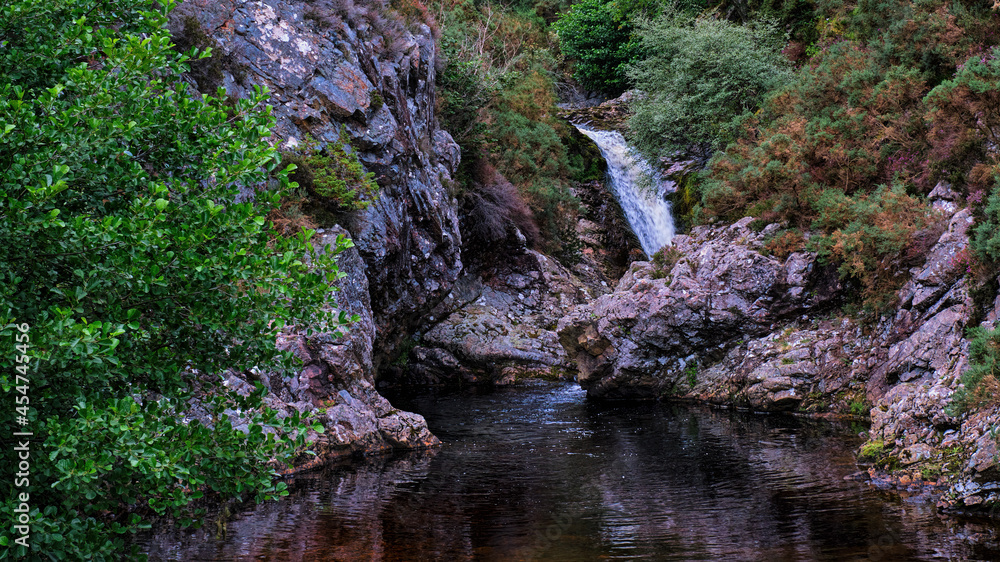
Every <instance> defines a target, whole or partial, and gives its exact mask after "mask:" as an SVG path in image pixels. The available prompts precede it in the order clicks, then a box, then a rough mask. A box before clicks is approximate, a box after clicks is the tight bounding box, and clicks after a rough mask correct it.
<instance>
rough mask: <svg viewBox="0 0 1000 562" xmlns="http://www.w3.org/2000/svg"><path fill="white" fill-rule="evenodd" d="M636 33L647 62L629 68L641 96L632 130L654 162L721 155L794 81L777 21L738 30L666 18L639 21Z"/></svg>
mask: <svg viewBox="0 0 1000 562" xmlns="http://www.w3.org/2000/svg"><path fill="white" fill-rule="evenodd" d="M638 33H639V36H640V37H641V43H642V46H643V47H644V50H645V52H647V53H649V54H648V55H647V56H645V57H644V58H642V59H641V60H639V61H638V62H636V63H635V64H634V65H632V66H631V67H630V68H629V76H630V77H631V78H632V80H633V83H634V84H635V87H636V89H637V90H639V91H640V92H641V94H640V96H639V97H638V99H637V101H636V102H635V103H633V110H634V113H633V116H632V118H631V119H630V120H629V129H630V130H631V132H632V139H633V142H634V144H635V146H636V147H637V148H638V149H639V150H640V151H642V152H643V153H645V154H646V155H647V156H648V157H650V158H651V159H655V158H658V157H661V156H670V155H673V154H678V153H681V154H683V153H688V152H690V153H694V154H696V155H699V156H703V157H704V156H707V155H708V154H710V153H711V152H712V151H714V150H717V149H719V148H722V147H724V146H725V145H727V144H728V143H729V142H731V141H733V140H735V138H736V136H737V134H738V133H739V131H740V126H741V124H742V123H743V122H744V121H745V120H746V119H748V118H749V117H750V116H751V115H752V114H753V112H754V111H756V110H757V108H758V107H759V106H760V104H761V102H762V101H763V99H764V96H765V94H767V93H768V92H770V91H771V90H774V89H775V88H777V87H779V86H781V85H783V84H784V83H786V82H788V81H789V79H790V78H791V72H790V67H791V65H790V64H789V62H788V61H787V59H785V57H784V56H782V54H781V52H780V51H781V46H782V39H783V37H782V36H781V35H780V34H779V33H778V30H777V24H776V23H775V22H773V21H764V20H761V21H754V22H751V23H748V24H746V25H738V24H734V23H730V22H729V21H726V20H721V19H715V18H693V17H691V16H689V15H687V14H685V13H683V12H679V11H677V10H668V11H667V12H666V13H664V14H663V15H661V16H660V17H659V18H657V19H655V20H652V21H641V22H640V23H639V25H638Z"/></svg>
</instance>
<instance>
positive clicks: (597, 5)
mask: <svg viewBox="0 0 1000 562" xmlns="http://www.w3.org/2000/svg"><path fill="white" fill-rule="evenodd" d="M632 16H633V14H632V13H628V12H625V11H624V10H622V9H620V8H619V7H618V3H616V2H608V1H606V0H582V1H581V2H578V3H577V4H574V5H573V7H572V8H571V9H570V10H569V11H568V12H565V13H564V14H563V15H562V16H561V17H560V18H559V21H557V22H556V24H555V26H554V28H555V30H556V33H558V34H559V42H560V46H561V49H562V52H563V53H564V54H565V55H566V56H567V57H569V58H571V59H574V61H575V66H574V73H573V76H574V77H575V78H576V79H577V80H579V81H580V83H581V84H583V85H584V86H586V87H588V88H592V89H594V90H599V91H602V92H606V93H609V94H612V95H617V94H620V93H621V92H623V91H625V90H626V89H628V86H629V80H628V76H627V75H626V71H625V69H626V67H627V65H629V64H630V63H632V62H634V61H636V60H637V59H639V58H640V57H641V56H642V50H641V46H640V43H639V41H638V39H637V38H636V37H635V36H634V35H633V28H632V22H631V19H632Z"/></svg>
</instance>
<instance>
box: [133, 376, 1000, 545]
mask: <svg viewBox="0 0 1000 562" xmlns="http://www.w3.org/2000/svg"><path fill="white" fill-rule="evenodd" d="M392 399H393V404H394V405H395V406H397V407H400V408H404V409H407V410H410V411H414V412H418V413H420V414H422V415H423V416H424V417H425V418H426V419H427V421H428V424H429V426H430V428H431V429H432V431H433V432H434V433H435V434H436V435H438V436H439V437H440V438H441V439H442V441H443V443H444V445H443V446H442V447H439V448H435V449H432V450H429V451H426V452H416V453H404V454H399V455H395V456H392V457H376V458H373V459H371V461H370V462H368V463H364V464H358V463H356V464H353V465H351V466H348V467H341V468H339V469H337V470H335V471H326V472H314V473H310V474H307V475H302V476H299V477H297V478H296V479H295V482H294V483H293V484H292V486H291V488H292V490H291V495H290V496H289V497H287V498H284V499H282V500H280V501H277V502H272V503H268V504H263V505H259V506H255V507H253V508H252V509H246V510H235V511H234V512H233V513H232V514H231V515H229V516H227V517H218V516H213V517H212V518H211V519H209V520H208V521H207V523H206V525H205V527H203V528H202V529H200V530H171V531H167V532H161V533H159V534H157V535H155V536H151V537H147V538H146V539H145V542H143V543H142V544H143V546H144V550H146V551H147V552H150V553H151V554H152V555H153V556H152V559H153V560H184V561H201V562H208V561H222V560H227V561H228V560H236V559H267V560H276V561H277V560H303V559H305V560H371V559H385V560H540V561H541V560H546V561H563V562H566V561H575V560H595V559H600V558H604V557H606V558H609V559H629V560H635V559H653V560H703V559H711V560H762V561H763V560H768V561H772V560H854V559H867V560H894V561H903V560H940V559H942V558H943V559H950V560H969V559H976V560H989V559H996V557H997V556H998V555H1000V550H998V545H997V544H996V542H995V541H996V535H995V534H994V531H993V528H992V527H991V526H989V525H985V524H982V523H976V522H971V521H958V520H955V519H954V518H948V517H944V516H942V515H939V514H938V513H936V510H935V509H934V507H933V505H932V504H929V503H928V502H927V501H926V500H925V499H923V496H921V495H919V494H917V493H914V494H913V495H911V496H909V497H904V496H901V495H898V494H894V493H887V492H883V491H881V490H878V489H876V488H871V487H869V486H868V485H867V484H865V483H862V482H856V481H854V480H850V479H845V477H849V476H850V475H851V474H852V473H853V472H855V471H856V470H857V468H856V466H855V463H854V454H853V453H854V450H855V448H856V447H857V446H858V444H859V443H860V442H861V440H860V439H859V438H858V437H857V436H856V433H857V430H858V428H857V426H856V425H852V424H846V423H838V422H829V421H814V420H809V419H803V418H797V417H791V416H785V415H779V414H772V415H755V414H751V413H740V412H734V411H726V410H719V409H713V408H708V407H704V406H700V407H699V406H691V405H682V404H668V403H662V402H661V403H653V402H649V403H644V404H614V403H597V402H594V401H592V400H587V399H586V397H585V392H584V391H583V390H581V389H580V388H579V387H578V386H577V385H575V384H573V383H540V382H534V383H525V384H520V385H514V386H507V387H476V388H467V389H464V390H461V391H457V390H433V389H424V390H423V391H419V392H414V391H408V392H407V393H406V394H405V395H399V396H393V397H392ZM217 522H218V523H217Z"/></svg>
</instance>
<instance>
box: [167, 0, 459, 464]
mask: <svg viewBox="0 0 1000 562" xmlns="http://www.w3.org/2000/svg"><path fill="white" fill-rule="evenodd" d="M345 5H346V4H345ZM352 5H353V4H352ZM353 6H354V7H353V8H351V10H349V11H350V13H349V14H340V15H338V14H337V13H335V8H334V6H333V5H332V4H331V5H329V6H321V5H318V4H311V3H308V2H301V1H296V0H262V1H255V2H242V1H239V2H238V1H235V0H188V1H187V2H185V3H184V4H182V5H181V6H179V7H178V8H177V9H176V10H175V11H174V12H173V13H172V15H171V23H170V27H171V30H172V31H173V32H174V34H175V36H176V37H181V36H188V37H189V39H191V40H192V41H194V43H195V44H196V45H197V46H199V47H202V48H204V47H205V46H206V45H205V44H204V43H206V42H207V43H210V45H208V46H211V47H212V48H213V51H214V55H213V58H212V60H213V61H215V62H213V63H212V64H211V65H209V66H207V67H205V68H207V69H208V70H204V69H202V70H201V71H198V72H193V73H192V74H191V77H190V78H191V80H192V81H193V82H195V85H196V86H197V87H198V88H199V89H200V90H202V91H210V92H212V93H214V91H215V88H216V87H220V86H221V87H224V88H225V90H226V93H227V95H228V96H229V97H246V95H247V93H248V92H250V91H252V90H253V89H254V88H257V87H263V88H267V90H268V91H269V94H270V97H269V100H268V103H269V104H270V105H271V106H272V107H273V112H274V115H275V118H276V121H277V126H276V128H275V129H274V135H273V137H272V139H273V142H274V144H275V145H276V147H278V148H279V149H281V150H294V149H295V148H296V147H298V146H299V145H300V144H301V143H302V142H303V140H304V139H305V138H306V136H307V135H309V136H311V137H312V138H314V139H316V141H318V142H319V143H320V146H322V145H324V144H325V143H328V142H335V141H337V139H338V138H339V136H340V133H341V130H342V129H343V130H344V131H346V133H347V135H348V137H349V138H350V143H351V146H352V147H353V149H354V150H355V151H356V152H357V154H358V157H359V159H360V161H361V162H362V164H363V165H364V167H365V169H366V171H369V172H373V173H374V174H375V179H376V181H377V182H378V184H379V186H380V191H381V195H380V197H379V199H378V200H377V201H376V202H375V203H374V204H373V205H372V206H371V207H370V208H368V209H367V210H365V211H359V212H354V213H349V214H343V215H342V216H340V217H339V218H338V222H339V223H340V225H342V226H332V225H326V226H328V227H331V228H328V229H327V230H326V231H321V237H320V240H318V241H317V243H318V244H319V245H322V244H323V243H325V242H329V241H332V240H333V239H334V238H333V237H335V236H336V235H337V234H349V235H350V237H351V238H352V239H353V240H354V243H355V245H356V247H355V248H354V249H352V250H350V251H349V252H346V253H345V254H343V255H342V256H341V257H340V258H339V261H340V268H341V271H342V272H344V273H346V274H347V276H346V277H345V278H344V279H343V280H341V281H340V283H341V291H340V293H339V297H338V301H339V306H340V307H342V308H343V309H344V310H346V311H347V312H349V313H352V314H357V315H358V316H359V317H360V320H359V321H358V322H356V323H355V324H354V325H352V326H351V327H350V329H349V330H348V332H347V333H346V335H345V334H339V335H338V334H335V333H320V334H319V335H311V336H306V335H303V334H299V333H296V332H288V333H285V334H282V335H281V337H280V338H279V342H278V344H279V347H281V348H283V349H287V350H290V351H292V352H293V353H294V354H295V355H296V356H298V357H299V358H300V359H301V360H302V361H303V367H302V369H301V370H300V371H299V372H298V373H297V374H296V375H295V376H292V377H281V376H278V375H274V374H270V373H269V372H268V368H267V366H261V368H260V369H258V370H255V371H254V372H252V373H230V374H229V376H228V378H227V384H229V385H230V386H232V387H235V388H241V387H243V386H245V385H249V384H251V382H255V381H259V382H261V383H263V384H264V385H265V386H266V387H267V389H268V391H269V393H268V396H267V401H268V405H270V406H271V407H273V408H276V409H278V410H279V411H284V412H290V411H291V409H295V410H298V411H300V412H303V413H305V414H307V415H308V416H311V417H313V418H315V419H317V420H318V421H320V422H322V423H323V425H324V426H325V428H326V432H325V433H324V434H322V435H311V436H310V437H311V438H312V439H313V440H314V442H315V448H316V449H317V452H319V453H320V454H319V459H320V460H322V459H323V458H329V457H335V456H339V455H342V454H345V453H348V452H374V451H382V450H388V449H393V448H419V447H426V446H430V445H433V444H435V443H437V440H436V438H434V436H433V435H431V434H430V432H429V431H428V429H427V426H426V423H425V422H424V420H423V418H421V417H420V416H417V415H415V414H410V413H407V412H400V411H398V410H396V409H395V408H393V407H392V406H391V405H390V404H389V402H388V401H386V400H385V399H384V398H383V397H382V396H380V395H379V394H378V393H377V392H376V391H375V372H376V370H377V368H378V363H379V362H380V361H381V360H382V356H383V350H384V349H385V348H389V347H392V346H393V345H394V344H395V341H396V340H397V339H398V338H400V337H401V336H402V334H405V333H406V332H407V331H408V330H409V329H410V327H411V325H412V324H413V323H414V322H415V321H416V320H417V319H418V318H419V317H420V316H421V315H422V313H423V312H424V311H425V310H427V309H429V308H431V307H433V306H434V305H435V304H436V303H437V302H439V301H440V300H442V299H444V297H445V296H446V295H447V294H448V293H449V292H450V291H451V290H452V286H453V285H454V283H455V281H456V279H458V276H459V273H460V271H461V270H462V261H461V254H460V248H461V235H460V233H459V225H458V217H457V211H456V206H455V203H454V200H453V197H452V196H451V195H450V194H449V192H448V190H447V189H446V187H445V185H446V184H448V183H449V182H450V180H451V174H452V173H453V172H454V170H455V168H456V166H457V164H458V159H459V148H458V146H457V145H456V144H455V142H454V141H453V140H452V138H451V136H450V135H449V134H448V133H447V132H446V131H443V130H441V129H439V128H438V124H437V120H436V117H435V114H434V106H435V91H434V79H435V57H436V53H435V45H434V37H433V34H432V31H431V29H430V28H429V27H428V26H427V25H426V24H425V23H424V22H420V21H409V22H407V21H405V20H404V19H402V18H400V17H397V16H394V15H393V14H392V13H389V12H388V11H387V10H388V9H387V8H386V6H385V5H382V4H377V5H376V4H370V5H369V4H361V3H359V4H357V5H353ZM324 10H325V11H324ZM199 42H200V43H199Z"/></svg>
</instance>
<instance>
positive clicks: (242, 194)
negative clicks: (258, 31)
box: [0, 0, 337, 560]
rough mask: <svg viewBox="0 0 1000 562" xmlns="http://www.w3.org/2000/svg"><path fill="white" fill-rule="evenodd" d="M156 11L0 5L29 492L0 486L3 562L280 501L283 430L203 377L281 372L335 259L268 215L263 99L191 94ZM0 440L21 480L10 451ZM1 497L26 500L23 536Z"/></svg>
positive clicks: (330, 321)
mask: <svg viewBox="0 0 1000 562" xmlns="http://www.w3.org/2000/svg"><path fill="white" fill-rule="evenodd" d="M170 7H171V5H170V3H166V4H163V5H160V4H158V3H156V2H152V1H149V0H118V1H115V2H105V1H100V0H60V1H56V2H39V1H36V0H16V1H14V2H7V3H4V4H2V5H0V45H2V48H0V135H2V144H0V236H2V237H3V239H4V244H3V245H2V246H0V341H2V342H3V346H2V348H0V349H2V353H0V387H2V389H3V393H4V395H5V396H8V397H11V401H10V402H9V403H8V404H9V406H8V407H7V408H4V409H3V410H2V412H0V423H2V425H3V426H4V427H7V428H12V427H19V428H22V429H23V430H24V431H30V432H32V433H33V436H31V437H30V438H28V439H29V441H30V477H29V480H30V486H26V487H18V488H16V489H15V488H13V478H11V474H9V473H8V474H7V475H6V476H5V477H4V478H3V479H2V480H0V481H2V482H3V484H2V485H0V490H2V491H3V499H2V501H3V503H2V504H0V517H2V518H3V520H4V521H5V525H4V526H3V528H2V529H0V543H2V544H3V545H4V546H5V548H3V549H2V550H0V558H5V557H8V558H9V557H19V556H23V555H25V554H26V549H25V548H24V547H23V546H20V544H16V543H15V541H16V540H17V539H22V540H27V541H28V542H29V544H30V545H31V551H32V552H33V553H35V554H40V553H45V554H47V555H48V556H51V557H53V558H54V559H61V558H83V557H87V558H90V559H94V560H105V559H116V558H120V557H124V558H127V559H132V555H130V554H129V553H128V551H127V550H126V549H124V548H123V535H125V534H127V533H129V532H131V531H133V530H134V529H135V528H136V526H137V525H140V524H141V521H142V520H144V519H145V518H146V517H147V516H148V515H151V514H171V515H173V516H176V517H178V518H180V520H181V522H182V523H184V524H190V523H191V522H192V519H195V520H197V516H198V513H197V511H195V510H193V504H192V502H194V501H196V500H197V499H198V498H200V497H202V496H213V497H218V498H228V497H256V498H265V497H272V496H275V495H279V494H281V493H282V487H283V485H281V484H276V483H275V481H274V480H273V478H272V476H273V475H274V470H275V468H276V467H277V466H280V465H278V464H276V463H278V462H279V461H281V460H283V459H284V458H285V457H286V455H287V454H289V453H290V451H291V449H292V447H293V446H294V445H295V443H292V442H290V441H289V439H288V438H285V437H277V438H276V435H275V433H273V432H272V431H270V430H264V428H263V427H262V424H263V425H278V426H284V427H285V428H286V429H292V428H294V427H300V425H299V422H298V420H297V419H290V420H278V419H277V418H276V417H275V415H274V413H273V412H271V411H268V410H266V409H264V408H262V407H261V406H260V400H259V398H260V395H261V392H262V389H258V391H256V392H252V393H249V395H244V396H236V395H230V393H229V392H228V391H227V389H225V388H224V387H223V386H222V385H221V384H220V382H221V381H220V378H219V373H220V372H222V371H223V370H224V369H227V368H233V369H248V368H250V367H252V366H256V365H270V362H271V361H276V360H279V359H283V358H285V357H284V356H283V355H281V354H279V353H278V352H277V351H276V350H275V335H276V333H277V331H278V330H281V329H282V328H283V327H284V326H286V325H288V324H289V323H299V324H304V323H306V322H309V323H310V324H311V325H319V326H323V325H336V322H337V319H336V318H334V317H333V313H332V312H329V311H327V312H323V311H322V310H323V307H322V306H321V305H322V304H323V303H326V302H328V301H330V299H331V298H332V294H331V287H330V285H329V283H328V281H329V277H330V276H333V275H336V267H335V263H334V262H333V255H334V254H335V251H331V252H327V253H326V254H324V255H322V256H318V255H313V256H312V257H311V264H312V265H313V266H315V267H310V266H307V265H306V263H305V262H304V260H303V258H304V256H305V255H306V254H307V253H309V251H310V246H309V243H308V238H309V235H310V233H309V232H308V231H306V232H302V233H300V235H299V236H297V237H294V238H285V237H282V236H278V235H276V233H275V232H274V230H273V228H272V227H271V225H270V224H269V223H268V222H267V220H266V219H265V216H266V215H267V213H268V212H269V211H270V210H271V209H273V208H275V207H276V206H277V205H278V202H279V199H280V197H281V196H282V194H283V193H285V192H286V191H287V189H288V182H287V178H286V177H285V176H286V174H285V173H283V172H280V171H277V170H275V168H276V167H277V165H278V162H279V158H278V155H277V153H276V151H275V150H274V149H273V148H272V147H271V146H270V144H269V142H268V141H269V137H270V135H271V132H270V130H271V128H272V127H273V125H274V120H273V118H272V117H271V116H270V112H269V109H268V108H267V107H266V106H264V101H265V100H266V93H265V92H263V91H257V92H256V93H255V94H254V95H253V96H252V97H251V98H250V99H246V100H239V101H232V100H230V101H225V100H222V99H219V98H217V97H210V96H204V97H203V96H201V95H200V94H198V93H197V92H193V91H190V90H189V89H188V88H187V87H186V86H185V84H184V82H182V81H181V80H180V73H181V72H183V71H185V70H186V69H187V68H188V57H186V56H183V55H180V54H178V53H177V52H176V51H175V50H172V49H171V42H170V38H169V34H168V33H167V32H166V30H165V28H164V26H165V23H166V17H167V13H168V11H169V9H170ZM220 97H221V96H220ZM274 178H277V179H274ZM15 345H17V347H15ZM285 359H287V358H285ZM195 389H198V390H199V392H201V393H202V394H204V395H207V396H208V398H205V399H204V405H203V408H204V411H202V413H201V416H200V418H201V419H202V420H203V421H199V420H198V419H195V413H194V412H193V411H189V409H190V404H189V402H188V397H189V395H190V393H191V392H192V391H193V390H195ZM244 394H247V393H244ZM14 396H18V397H19V399H18V404H20V409H18V410H16V411H15V410H14V408H13V406H12V404H13V397H14ZM20 397H23V400H22V399H21V398H20ZM232 412H241V413H242V414H243V415H244V416H246V417H249V418H251V423H250V424H249V425H247V426H244V427H243V428H242V430H240V429H234V427H233V425H232V423H231V421H230V418H229V416H228V415H227V414H228V413H232ZM15 417H18V418H21V417H23V418H24V419H23V420H17V419H15ZM15 422H19V423H18V424H16V423H15ZM2 439H3V447H2V452H0V457H2V459H3V461H2V464H3V466H5V467H14V466H17V458H16V456H15V455H16V453H15V450H14V446H15V445H17V444H18V443H20V441H16V442H12V440H11V439H12V438H11V437H10V432H9V431H8V432H7V433H6V434H5V435H4V436H3V438H2ZM22 439H23V438H22ZM15 491H16V492H18V493H26V492H30V500H29V501H28V502H24V503H27V505H28V506H29V507H30V513H29V514H28V516H29V518H30V536H29V537H28V538H27V539H24V536H23V534H22V533H19V532H18V531H17V529H15V528H14V526H13V523H14V522H15V521H16V519H15V517H14V515H15V513H14V509H16V508H18V507H20V503H22V502H20V501H16V500H15V495H14V492H15Z"/></svg>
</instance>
